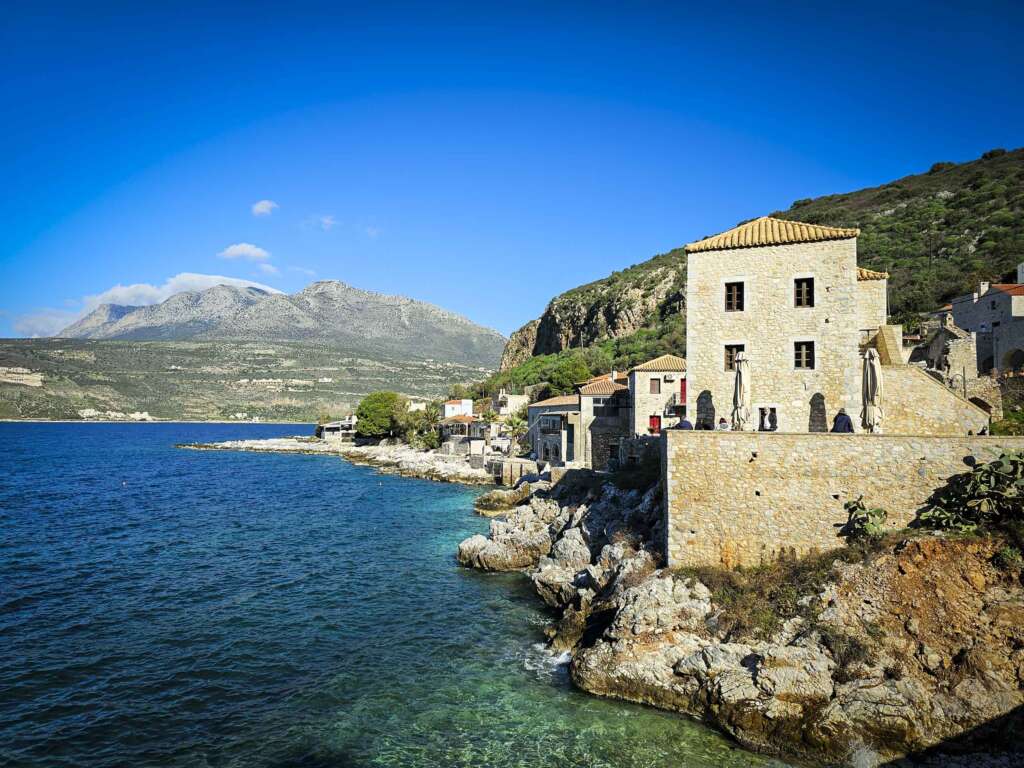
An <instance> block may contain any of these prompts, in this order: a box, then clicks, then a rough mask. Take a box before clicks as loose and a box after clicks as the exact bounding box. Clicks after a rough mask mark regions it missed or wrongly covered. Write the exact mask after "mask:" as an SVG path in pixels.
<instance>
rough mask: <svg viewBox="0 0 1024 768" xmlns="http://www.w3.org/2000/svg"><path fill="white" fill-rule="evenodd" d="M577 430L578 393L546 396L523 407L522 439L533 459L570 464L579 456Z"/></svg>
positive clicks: (557, 463) (578, 435) (578, 433)
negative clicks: (524, 425) (544, 398)
mask: <svg viewBox="0 0 1024 768" xmlns="http://www.w3.org/2000/svg"><path fill="white" fill-rule="evenodd" d="M581 433H582V430H581V429H580V396H579V394H574V395H559V396H557V397H549V398H547V399H546V400H540V401H538V402H536V403H531V404H530V406H529V407H528V408H527V433H526V439H527V441H528V442H529V444H530V447H531V449H532V452H533V455H534V457H535V458H536V459H537V461H542V462H548V463H552V464H556V465H563V464H572V463H574V462H575V461H576V457H577V456H578V455H583V452H582V450H581V446H580V444H579V443H578V442H577V441H578V440H579V438H580V435H581Z"/></svg>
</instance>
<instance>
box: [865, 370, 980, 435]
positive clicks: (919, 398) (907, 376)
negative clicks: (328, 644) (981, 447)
mask: <svg viewBox="0 0 1024 768" xmlns="http://www.w3.org/2000/svg"><path fill="white" fill-rule="evenodd" d="M882 414H883V418H882V431H883V432H884V433H886V434H890V435H950V436H954V437H955V436H962V435H966V434H967V433H968V432H972V433H974V434H978V433H979V432H981V430H982V429H984V428H985V427H987V426H988V423H989V416H988V413H987V412H985V411H983V410H982V409H981V408H979V407H978V406H977V405H975V404H974V403H972V402H970V401H968V400H965V399H964V398H963V397H961V396H960V395H958V394H957V393H956V392H954V391H953V390H951V389H949V388H948V387H946V386H945V385H944V384H942V383H940V382H939V381H936V380H935V379H933V378H932V377H931V376H929V375H928V374H927V373H925V372H924V371H922V370H921V369H920V368H918V367H916V366H912V365H886V366H883V367H882ZM850 415H851V416H852V417H853V418H854V419H855V420H856V419H857V418H858V417H859V416H860V412H859V411H858V412H857V413H851V414H850Z"/></svg>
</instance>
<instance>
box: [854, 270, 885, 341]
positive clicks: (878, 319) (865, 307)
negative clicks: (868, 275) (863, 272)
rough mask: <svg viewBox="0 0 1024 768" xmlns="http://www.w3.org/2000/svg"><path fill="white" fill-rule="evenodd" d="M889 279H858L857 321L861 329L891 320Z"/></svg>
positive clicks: (877, 325) (876, 326)
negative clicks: (889, 318)
mask: <svg viewBox="0 0 1024 768" xmlns="http://www.w3.org/2000/svg"><path fill="white" fill-rule="evenodd" d="M888 285H889V281H888V280H858V281H857V322H858V325H859V326H860V328H861V330H866V329H868V328H878V327H880V326H883V325H885V324H886V323H887V322H889V320H888V317H889V297H888V295H887V294H888Z"/></svg>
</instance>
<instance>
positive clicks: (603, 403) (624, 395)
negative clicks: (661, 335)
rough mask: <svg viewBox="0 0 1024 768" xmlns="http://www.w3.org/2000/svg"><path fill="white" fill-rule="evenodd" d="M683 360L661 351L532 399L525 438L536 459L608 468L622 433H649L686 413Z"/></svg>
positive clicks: (616, 454) (616, 455)
mask: <svg viewBox="0 0 1024 768" xmlns="http://www.w3.org/2000/svg"><path fill="white" fill-rule="evenodd" d="M685 398H686V361H685V360H683V358H681V357H677V356H675V355H662V356H661V357H658V358H655V359H654V360H649V361H647V362H646V363H642V364H641V365H638V366H636V367H635V368H632V369H630V370H629V371H628V372H624V373H622V372H619V371H611V372H610V373H606V374H602V375H600V376H595V377H594V378H592V379H589V380H588V381H585V382H583V383H581V384H579V385H578V386H577V387H576V394H574V395H564V396H560V397H554V398H549V399H548V400H542V401H540V402H538V403H533V404H532V405H530V406H529V409H528V416H529V418H528V424H529V432H528V439H529V442H530V445H531V446H532V447H533V451H534V454H535V455H536V457H537V460H538V461H544V462H549V463H553V464H556V465H566V466H577V467H587V468H591V469H597V470H607V469H609V468H610V467H611V466H613V465H614V463H615V462H617V461H619V459H620V443H621V441H622V440H623V439H624V438H632V437H637V436H652V435H657V434H659V433H660V432H661V431H662V430H663V429H667V428H670V427H674V426H676V425H677V424H678V423H679V420H680V419H681V418H682V416H683V415H684V414H685V401H686V400H685Z"/></svg>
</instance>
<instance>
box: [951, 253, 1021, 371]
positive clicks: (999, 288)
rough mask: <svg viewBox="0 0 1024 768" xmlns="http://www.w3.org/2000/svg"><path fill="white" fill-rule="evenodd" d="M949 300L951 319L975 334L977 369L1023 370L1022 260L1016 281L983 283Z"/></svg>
mask: <svg viewBox="0 0 1024 768" xmlns="http://www.w3.org/2000/svg"><path fill="white" fill-rule="evenodd" d="M950 304H951V311H952V314H953V322H954V323H955V324H956V325H957V326H959V327H960V328H963V329H964V330H967V331H970V332H972V333H975V334H976V335H977V357H978V370H979V371H980V372H982V373H986V372H989V371H994V372H996V373H1000V374H1002V373H1010V372H1021V371H1024V263H1022V264H1020V265H1019V266H1018V267H1017V282H1016V283H982V284H981V285H980V286H979V288H978V291H977V292H976V293H972V294H968V295H966V296H960V297H958V298H955V299H953V300H952V301H951V302H950Z"/></svg>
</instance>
